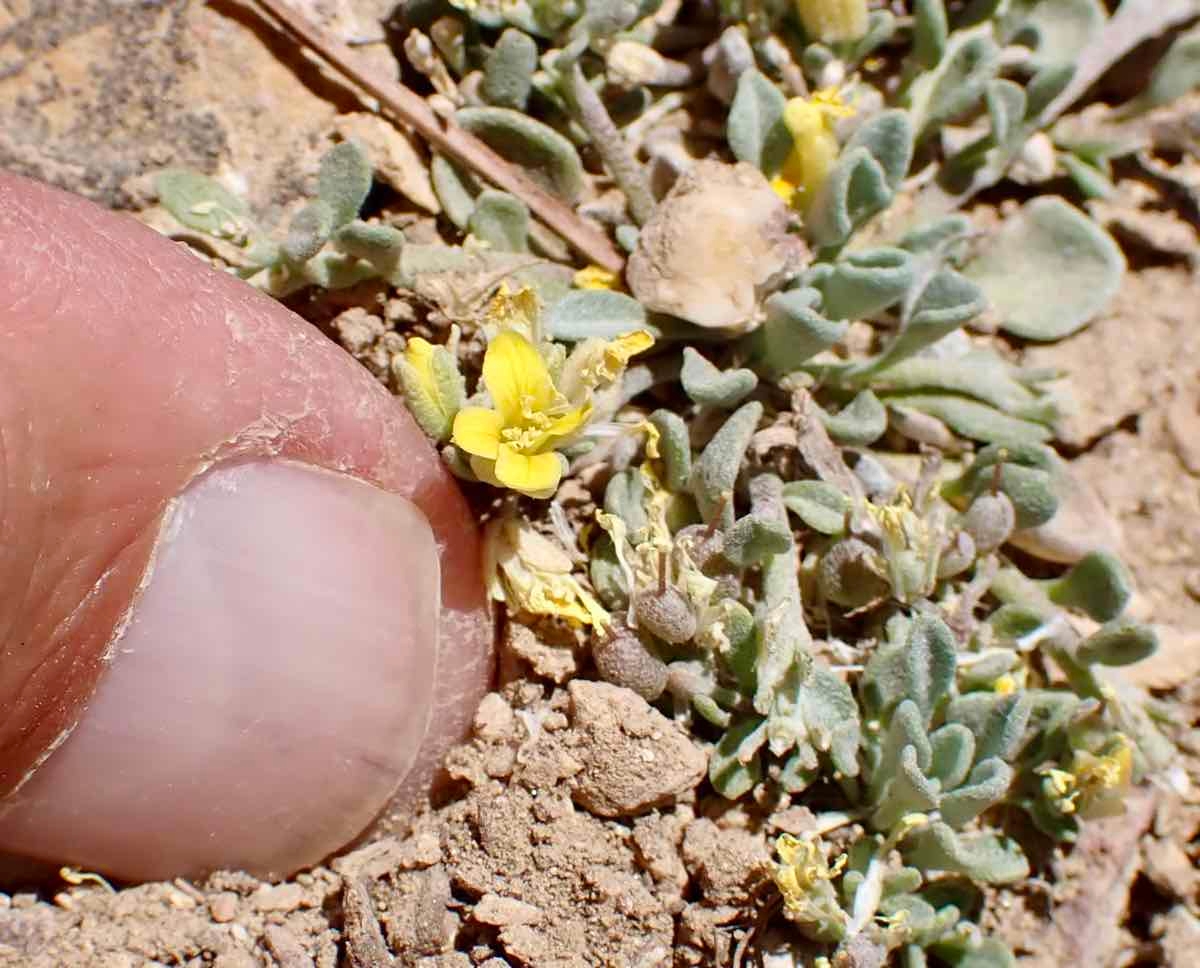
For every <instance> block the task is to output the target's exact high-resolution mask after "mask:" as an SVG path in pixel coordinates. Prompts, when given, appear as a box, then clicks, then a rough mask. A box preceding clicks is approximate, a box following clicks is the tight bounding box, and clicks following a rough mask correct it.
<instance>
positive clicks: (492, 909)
mask: <svg viewBox="0 0 1200 968" xmlns="http://www.w3.org/2000/svg"><path fill="white" fill-rule="evenodd" d="M471 916H472V917H473V918H474V919H475V920H476V921H478V922H479V923H480V924H490V925H492V926H493V927H496V928H507V927H509V926H510V925H515V924H537V923H538V922H539V921H541V920H542V912H541V910H539V909H538V908H536V907H534V906H533V905H532V904H526V903H525V902H524V901H518V900H517V899H516V898H515V897H503V896H502V895H500V894H485V895H483V897H481V898H480V899H479V900H478V901H477V902H476V904H475V910H474V911H472V913H471Z"/></svg>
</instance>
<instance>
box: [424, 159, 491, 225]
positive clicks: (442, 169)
mask: <svg viewBox="0 0 1200 968" xmlns="http://www.w3.org/2000/svg"><path fill="white" fill-rule="evenodd" d="M429 178H430V180H431V181H432V183H433V190H434V191H435V192H436V193H437V197H438V201H439V202H441V205H442V211H443V212H445V213H446V218H448V219H450V221H451V222H453V223H454V225H455V227H456V228H460V229H463V230H466V228H467V223H468V222H469V221H470V220H471V213H472V212H474V211H475V196H476V195H478V194H479V192H480V191H481V190H482V189H481V186H480V185H479V182H478V181H477V180H476V179H475V176H474V175H473V174H471V173H470V172H467V171H464V170H463V169H461V168H459V167H458V166H457V165H455V164H454V162H452V161H450V160H449V159H447V158H443V157H442V156H441V155H434V156H433V161H432V162H430V165H429Z"/></svg>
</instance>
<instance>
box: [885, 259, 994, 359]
mask: <svg viewBox="0 0 1200 968" xmlns="http://www.w3.org/2000/svg"><path fill="white" fill-rule="evenodd" d="M985 308H987V298H986V297H985V296H984V294H983V291H982V290H981V289H980V288H979V287H978V286H977V285H976V284H975V283H974V282H972V281H971V280H970V279H967V278H966V277H964V276H962V275H961V274H959V273H958V272H955V271H954V270H953V269H946V268H942V269H938V270H936V271H935V272H933V274H932V275H930V276H929V278H928V280H927V281H926V282H925V285H924V286H923V287H922V288H921V289H920V290H919V291H917V292H912V291H910V292H909V295H908V299H907V300H906V305H905V311H904V315H903V318H902V319H901V322H900V332H899V333H897V334H896V337H895V339H893V340H892V342H891V343H890V344H888V346H887V348H886V349H885V350H884V351H883V353H882V354H881V355H880V356H879V358H878V359H876V360H874V361H872V362H870V363H868V364H867V365H866V366H865V367H863V370H864V371H865V372H870V373H874V372H876V371H877V370H880V369H882V368H884V367H885V366H890V365H891V364H893V363H896V362H899V361H900V360H903V359H905V358H906V357H909V356H913V355H914V354H916V353H919V352H920V351H921V350H923V349H924V348H925V347H927V346H931V345H932V344H934V343H936V342H937V341H938V340H940V339H941V338H942V337H944V336H946V335H947V334H949V333H952V332H954V330H956V329H958V328H959V327H960V326H962V325H963V323H965V322H967V321H968V320H970V319H973V318H974V317H976V316H978V315H979V314H980V313H981V312H983V310H984V309H985Z"/></svg>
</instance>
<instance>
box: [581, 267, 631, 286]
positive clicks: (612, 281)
mask: <svg viewBox="0 0 1200 968" xmlns="http://www.w3.org/2000/svg"><path fill="white" fill-rule="evenodd" d="M575 286H576V287H577V288H579V289H620V288H621V277H620V276H618V275H617V274H616V273H615V272H611V271H610V270H608V269H605V268H604V267H603V266H596V265H591V266H587V267H586V268H584V269H580V270H579V271H578V272H577V273H575Z"/></svg>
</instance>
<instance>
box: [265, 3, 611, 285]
mask: <svg viewBox="0 0 1200 968" xmlns="http://www.w3.org/2000/svg"><path fill="white" fill-rule="evenodd" d="M250 2H251V3H252V4H253V5H256V6H257V7H258V8H259V9H260V10H261V11H263V12H265V13H266V14H268V15H269V16H270V18H271V19H272V20H273V21H275V23H277V24H278V25H279V26H280V28H282V29H283V31H285V32H286V33H288V34H290V35H291V36H292V37H293V39H295V40H297V41H299V42H300V43H302V44H303V45H304V46H306V47H308V48H309V49H310V50H312V51H313V52H314V53H316V54H318V55H319V56H320V57H321V58H322V59H323V60H325V61H326V62H327V63H328V64H329V65H330V66H331V67H333V68H335V69H336V70H337V71H339V72H340V73H341V74H342V75H343V76H345V77H346V78H347V79H348V80H350V81H352V82H353V83H354V84H355V85H357V86H358V87H359V88H361V89H362V90H364V91H365V92H366V93H367V94H369V95H371V97H373V98H375V100H376V101H378V102H379V106H380V111H381V113H384V114H389V115H391V116H392V117H393V118H394V120H397V121H400V122H401V123H403V124H405V125H408V126H409V127H411V128H412V129H413V130H414V131H416V132H417V133H418V134H419V135H420V136H421V137H423V138H424V139H425V140H426V141H428V142H429V143H430V145H432V146H433V147H434V148H436V149H437V150H438V151H440V152H441V153H442V154H444V155H447V156H449V157H450V158H453V159H454V160H455V161H458V162H460V163H461V164H463V165H466V166H467V167H468V168H470V169H471V170H472V171H475V172H476V173H478V174H479V175H480V176H482V177H483V178H485V179H487V180H488V181H489V182H491V183H492V184H493V185H496V186H497V187H498V188H501V189H503V190H504V191H506V192H508V193H510V194H512V195H515V196H516V197H517V198H519V199H521V201H523V202H524V203H525V204H526V205H528V206H529V209H530V211H531V212H533V213H534V214H535V215H536V216H537V217H538V218H540V219H541V220H542V221H543V222H545V223H546V224H547V225H548V226H550V228H552V229H554V231H555V232H557V233H558V234H559V235H561V236H562V237H563V238H564V239H566V240H567V242H569V243H570V244H571V245H572V246H574V247H575V248H576V249H577V250H578V251H579V252H580V254H582V255H583V256H584V257H585V258H587V259H588V260H589V261H590V262H593V263H595V264H596V265H598V266H602V267H603V268H605V269H608V270H609V271H610V272H618V273H619V272H620V271H621V269H622V268H623V267H624V262H625V260H624V259H623V258H622V257H621V254H620V253H619V252H618V251H617V249H616V248H615V247H614V246H613V244H612V243H611V242H609V240H608V239H607V238H606V237H605V236H604V235H603V234H602V233H601V232H599V231H598V230H596V229H594V228H592V226H590V225H588V224H587V222H585V221H584V220H583V219H582V218H580V217H579V216H578V215H576V214H575V212H573V211H572V210H571V209H570V208H569V207H567V206H566V205H564V204H563V203H562V202H560V201H559V200H558V199H557V198H555V197H554V196H553V195H551V194H550V193H549V192H547V191H545V190H544V189H542V188H540V187H539V186H537V185H535V184H534V183H533V182H532V181H531V180H530V179H529V178H528V177H527V176H526V175H525V174H523V173H522V172H521V171H519V170H518V169H517V168H514V167H513V166H512V165H510V164H509V163H508V162H507V161H505V160H504V159H503V158H501V157H500V156H499V155H498V154H496V152H494V151H492V149H491V148H489V147H488V146H487V145H485V144H484V143H483V142H482V141H480V140H479V139H478V138H476V137H475V136H474V135H472V134H470V133H468V132H467V131H464V130H463V129H462V128H460V127H458V126H457V125H455V124H454V123H453V122H452V121H446V122H444V123H443V122H442V121H441V120H440V119H439V118H438V116H437V115H436V114H435V113H434V111H433V109H432V108H431V107H430V106H429V105H428V104H426V103H425V100H424V99H423V98H422V97H421V96H420V95H418V94H416V93H414V92H413V91H410V90H409V89H408V88H406V87H405V86H404V85H402V84H400V83H398V82H396V81H391V80H387V79H385V78H380V77H375V76H373V74H372V72H370V71H368V70H367V69H366V68H364V67H363V66H362V61H361V59H360V57H359V55H358V54H356V53H355V52H354V51H353V50H351V49H350V48H349V47H347V46H346V45H345V44H343V43H342V42H341V41H339V40H337V39H335V38H333V37H330V36H329V34H327V33H326V32H325V31H324V30H322V29H321V28H320V27H318V26H317V25H316V24H314V23H312V22H311V21H310V20H308V19H307V18H305V17H304V16H303V15H301V14H300V13H297V12H296V10H295V8H293V7H292V5H291V4H290V3H288V2H287V0H250Z"/></svg>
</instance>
